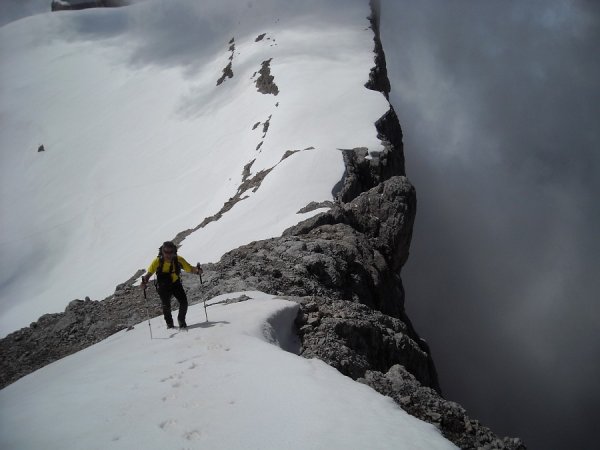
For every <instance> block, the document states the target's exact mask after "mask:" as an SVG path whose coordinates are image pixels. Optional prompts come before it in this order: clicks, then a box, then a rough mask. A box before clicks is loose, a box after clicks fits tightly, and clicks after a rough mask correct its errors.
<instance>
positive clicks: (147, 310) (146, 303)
mask: <svg viewBox="0 0 600 450" xmlns="http://www.w3.org/2000/svg"><path fill="white" fill-rule="evenodd" d="M142 283H143V285H144V300H146V301H145V302H144V305H146V316H147V317H148V327H149V328H150V340H152V339H153V337H152V325H150V310H149V309H148V297H146V283H144V282H143V281H142Z"/></svg>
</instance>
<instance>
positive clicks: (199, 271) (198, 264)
mask: <svg viewBox="0 0 600 450" xmlns="http://www.w3.org/2000/svg"><path fill="white" fill-rule="evenodd" d="M196 268H197V269H198V276H199V277H200V286H202V272H201V269H200V263H197V264H196ZM204 315H205V316H206V321H207V322H208V314H206V298H204Z"/></svg>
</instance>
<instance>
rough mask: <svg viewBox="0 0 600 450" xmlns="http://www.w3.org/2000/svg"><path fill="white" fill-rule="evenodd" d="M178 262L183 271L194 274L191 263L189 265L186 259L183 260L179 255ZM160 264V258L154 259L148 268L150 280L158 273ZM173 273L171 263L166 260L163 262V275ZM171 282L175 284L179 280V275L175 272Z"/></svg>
mask: <svg viewBox="0 0 600 450" xmlns="http://www.w3.org/2000/svg"><path fill="white" fill-rule="evenodd" d="M177 260H178V261H179V265H180V266H181V268H182V269H183V270H185V271H186V272H190V273H191V272H192V270H193V268H192V266H190V263H188V262H187V261H186V260H185V259H183V256H179V255H177ZM159 264H160V261H159V259H158V257H156V258H154V259H153V260H152V262H151V263H150V267H148V278H150V276H152V274H153V273H154V272H156V269H158V265H159ZM170 271H171V263H170V262H169V261H167V260H165V261H164V262H163V266H162V272H163V273H169V272H170ZM171 280H173V282H175V281H177V280H179V275H177V274H176V273H175V272H173V273H172V274H171Z"/></svg>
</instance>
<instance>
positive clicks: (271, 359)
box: [0, 292, 456, 450]
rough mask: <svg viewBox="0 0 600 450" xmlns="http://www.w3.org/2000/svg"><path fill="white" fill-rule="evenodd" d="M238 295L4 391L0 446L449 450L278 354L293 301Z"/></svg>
mask: <svg viewBox="0 0 600 450" xmlns="http://www.w3.org/2000/svg"><path fill="white" fill-rule="evenodd" d="M245 294H246V295H248V296H250V297H251V298H252V299H251V300H248V301H246V302H243V303H235V304H229V305H225V304H222V303H221V304H218V303H219V302H222V301H223V300H224V299H225V297H226V296H222V297H217V298H215V299H213V300H212V301H211V302H210V303H213V304H215V305H213V306H211V307H209V308H208V317H209V319H210V321H209V322H205V313H204V308H203V307H202V305H201V304H199V305H195V306H193V307H191V308H190V310H189V314H188V317H189V323H190V330H189V331H188V332H179V333H178V332H176V331H172V330H167V329H166V328H165V326H164V323H163V321H162V318H155V319H152V331H153V336H154V339H153V340H150V334H149V329H148V326H147V323H144V322H143V323H141V324H139V325H138V326H136V327H135V329H133V330H131V331H122V332H119V333H117V334H115V335H113V336H112V337H110V338H109V339H107V340H105V341H103V342H101V343H99V344H96V345H94V346H92V347H89V348H87V349H85V350H83V351H81V352H79V353H76V354H74V355H71V356H69V357H67V358H64V359H62V360H60V361H57V362H55V363H53V364H51V365H49V366H46V367H44V368H43V369H41V370H39V371H37V372H34V373H32V374H31V375H28V376H26V377H25V378H22V379H21V380H19V381H17V382H16V383H14V384H12V385H10V386H8V387H7V388H5V389H3V390H2V391H0V448H2V449H4V450H13V449H19V450H28V449H40V448H45V449H48V450H52V449H57V450H68V449H74V450H75V449H77V450H79V449H84V448H85V449H88V450H92V449H127V450H129V449H132V448H144V449H159V448H160V449H180V448H181V449H185V448H207V449H229V450H233V449H264V450H267V449H277V450H279V449H303V450H309V449H328V450H329V449H345V450H349V449H361V450H362V449H372V450H375V449H394V450H402V449H407V450H418V449H428V450H432V449H452V448H456V447H454V445H453V444H451V443H450V442H449V441H447V440H445V439H444V438H443V437H442V436H441V435H440V433H439V431H438V430H437V429H436V428H435V427H434V426H433V425H430V424H426V423H424V422H421V421H419V420H418V419H416V418H414V417H412V416H409V415H408V414H406V413H405V412H404V411H403V410H402V409H401V408H400V407H398V406H397V405H396V404H395V403H394V402H393V401H392V400H391V399H390V398H388V397H383V396H381V395H379V394H378V393H376V392H375V391H373V390H372V389H371V388H369V387H367V386H365V385H362V384H359V383H356V382H354V381H352V380H351V379H350V378H347V377H345V376H343V375H341V374H340V373H339V372H337V371H336V370H335V369H333V368H331V367H330V366H328V365H326V364H325V363H323V362H321V361H319V360H307V359H304V358H301V357H299V356H297V355H295V354H292V353H288V352H286V351H283V350H282V349H281V348H280V346H283V347H287V348H289V347H293V346H294V345H295V343H294V342H293V340H292V338H291V337H290V331H291V330H292V323H293V320H294V318H295V316H296V312H297V304H294V303H292V302H288V301H285V300H278V299H274V298H273V297H272V296H269V295H266V294H262V293H258V292H247V293H245ZM238 295H239V294H229V297H231V298H235V297H236V296H238ZM273 344H278V345H273ZM24 424H27V426H24Z"/></svg>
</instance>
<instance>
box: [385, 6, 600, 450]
mask: <svg viewBox="0 0 600 450" xmlns="http://www.w3.org/2000/svg"><path fill="white" fill-rule="evenodd" d="M382 3H383V4H382V39H383V45H384V49H385V52H386V57H387V63H388V71H389V76H390V79H391V84H392V94H391V101H392V103H393V105H394V106H395V108H396V110H397V113H398V116H399V117H400V121H401V124H402V127H403V130H404V135H405V153H406V159H407V172H408V176H409V178H410V179H411V181H412V182H413V183H414V184H415V185H416V188H417V195H418V213H417V219H416V224H415V235H414V240H413V244H412V248H411V250H412V251H411V257H410V258H409V261H408V264H407V266H406V267H405V269H404V272H403V279H404V282H405V284H406V291H407V309H408V312H409V315H410V316H411V317H412V319H413V321H414V323H415V326H416V327H417V329H418V330H419V331H420V333H421V334H422V335H423V336H424V337H425V338H426V339H427V340H428V341H429V343H430V344H431V346H432V350H433V352H434V360H435V361H436V364H437V367H438V371H439V375H440V380H441V384H442V389H443V390H444V393H445V395H446V397H448V398H449V399H452V400H457V401H459V402H460V403H461V404H463V405H464V406H465V407H466V408H467V409H468V410H469V412H470V413H471V414H472V416H474V417H476V418H478V419H480V420H481V421H482V422H483V423H485V424H488V425H489V426H491V427H492V428H493V429H494V430H495V431H496V432H498V433H499V434H508V435H511V436H515V435H516V436H520V437H522V438H523V439H524V440H525V442H526V444H528V445H529V448H530V449H559V448H560V449H572V448H591V447H590V440H591V439H593V440H592V441H591V442H595V441H597V439H598V438H597V436H595V423H596V417H597V411H598V407H599V406H600V394H599V393H600V389H599V388H598V380H600V332H599V324H600V306H599V302H598V300H597V299H598V298H600V296H598V291H599V290H600V283H599V281H598V273H600V272H599V269H600V264H599V263H600V243H599V240H598V237H597V233H596V229H597V227H598V219H600V206H599V202H598V200H597V198H596V195H597V193H598V192H599V188H600V186H599V184H600V183H599V180H598V175H599V169H600V160H599V151H600V138H599V134H600V127H599V125H600V96H599V93H598V91H599V86H598V80H600V67H599V66H600V58H598V47H599V44H600V32H599V31H600V27H599V16H600V15H599V8H598V6H600V5H598V3H594V2H592V1H589V2H587V1H560V0H551V1H546V0H544V1H527V2H522V1H516V0H514V1H500V0H496V1H486V2H475V1H466V0H462V1H458V0H455V1H452V2H448V1H445V0H426V1H419V2H417V1H391V0H383V2H382Z"/></svg>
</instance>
